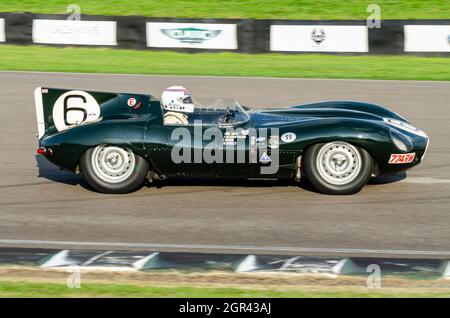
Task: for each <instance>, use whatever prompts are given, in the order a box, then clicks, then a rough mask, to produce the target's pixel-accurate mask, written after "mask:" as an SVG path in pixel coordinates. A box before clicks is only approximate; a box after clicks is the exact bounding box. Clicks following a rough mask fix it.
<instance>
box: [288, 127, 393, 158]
mask: <svg viewBox="0 0 450 318" xmlns="http://www.w3.org/2000/svg"><path fill="white" fill-rule="evenodd" d="M290 131H291V132H294V133H295V134H296V136H297V139H296V140H295V141H294V142H291V143H287V144H283V145H281V147H280V150H286V151H293V150H295V149H297V150H298V149H301V151H302V152H304V150H305V149H306V148H307V147H309V146H311V145H313V144H317V143H325V142H331V141H345V142H349V143H351V144H354V145H356V146H359V147H361V148H363V149H365V150H367V151H368V152H369V153H370V154H371V156H372V157H373V158H374V160H375V162H376V163H377V164H381V165H383V163H387V161H388V158H389V156H390V154H391V153H393V152H394V151H395V146H394V145H393V143H392V140H391V137H390V131H389V127H386V126H385V125H383V124H382V123H377V122H373V121H365V120H356V119H333V118H330V119H323V118H321V119H320V120H312V121H309V122H308V123H305V124H301V125H298V126H296V127H295V128H294V127H291V128H290Z"/></svg>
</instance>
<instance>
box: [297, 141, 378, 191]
mask: <svg viewBox="0 0 450 318" xmlns="http://www.w3.org/2000/svg"><path fill="white" fill-rule="evenodd" d="M303 164H304V169H305V174H306V177H307V178H308V179H309V181H310V182H311V183H312V184H313V185H314V186H315V187H316V189H317V190H319V191H320V192H322V193H326V194H353V193H356V192H359V191H360V190H361V189H362V187H363V186H364V185H365V184H366V183H367V182H368V181H369V178H370V176H371V174H372V171H373V165H374V163H373V159H372V157H371V156H370V154H369V153H368V152H367V151H366V150H364V149H362V148H359V147H356V146H354V145H352V144H349V143H347V142H341V141H334V142H329V143H325V144H316V145H313V146H311V147H309V148H308V149H306V152H305V156H304V162H303Z"/></svg>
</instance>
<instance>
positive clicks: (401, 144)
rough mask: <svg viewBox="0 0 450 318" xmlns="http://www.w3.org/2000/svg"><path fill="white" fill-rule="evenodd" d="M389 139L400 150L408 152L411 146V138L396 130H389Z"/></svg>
mask: <svg viewBox="0 0 450 318" xmlns="http://www.w3.org/2000/svg"><path fill="white" fill-rule="evenodd" d="M391 139H392V142H393V143H394V145H395V147H397V149H398V150H400V151H404V152H408V151H410V150H411V149H412V148H413V143H412V141H411V139H410V138H409V137H408V136H405V135H403V134H402V133H400V132H398V131H394V130H391Z"/></svg>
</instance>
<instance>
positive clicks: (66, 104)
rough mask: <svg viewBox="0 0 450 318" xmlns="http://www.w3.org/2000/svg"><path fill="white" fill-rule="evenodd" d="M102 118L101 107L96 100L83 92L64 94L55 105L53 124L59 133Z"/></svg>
mask: <svg viewBox="0 0 450 318" xmlns="http://www.w3.org/2000/svg"><path fill="white" fill-rule="evenodd" d="M99 117H100V106H99V105H98V103H97V101H96V100H95V98H94V97H93V96H92V95H91V94H89V93H86V92H83V91H70V92H66V93H64V94H62V95H61V96H59V98H58V99H57V100H56V102H55V105H53V122H54V123H55V126H56V129H58V131H63V130H66V129H68V128H70V127H72V126H76V125H79V124H82V123H86V122H93V121H95V120H97V119H98V118H99Z"/></svg>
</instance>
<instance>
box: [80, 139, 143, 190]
mask: <svg viewBox="0 0 450 318" xmlns="http://www.w3.org/2000/svg"><path fill="white" fill-rule="evenodd" d="M80 170H81V173H82V174H83V176H84V178H85V179H86V181H87V182H88V183H89V185H90V186H91V187H93V188H94V189H95V190H97V191H99V192H104V193H128V192H131V191H133V190H136V188H137V187H139V186H140V185H142V183H143V182H144V180H145V178H146V176H147V173H148V163H147V161H146V160H145V159H144V158H142V157H140V156H138V155H136V154H134V153H133V152H132V151H131V150H130V149H127V148H123V147H119V146H114V145H99V146H97V147H94V148H90V149H88V150H87V151H86V152H85V153H84V154H83V155H82V157H81V160H80Z"/></svg>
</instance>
